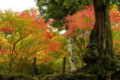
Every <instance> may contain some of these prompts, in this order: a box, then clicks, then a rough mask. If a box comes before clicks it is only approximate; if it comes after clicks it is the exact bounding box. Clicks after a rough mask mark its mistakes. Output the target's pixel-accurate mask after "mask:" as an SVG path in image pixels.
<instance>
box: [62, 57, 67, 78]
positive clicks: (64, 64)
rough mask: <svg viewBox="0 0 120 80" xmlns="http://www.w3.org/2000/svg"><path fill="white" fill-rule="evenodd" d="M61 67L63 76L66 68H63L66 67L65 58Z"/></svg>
mask: <svg viewBox="0 0 120 80" xmlns="http://www.w3.org/2000/svg"><path fill="white" fill-rule="evenodd" d="M62 66H63V70H62V75H63V76H64V74H65V71H66V68H65V66H66V57H64V58H63V63H62Z"/></svg>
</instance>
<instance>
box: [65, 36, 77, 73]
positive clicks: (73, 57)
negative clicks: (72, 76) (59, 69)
mask: <svg viewBox="0 0 120 80" xmlns="http://www.w3.org/2000/svg"><path fill="white" fill-rule="evenodd" d="M67 45H68V52H69V63H70V71H71V72H73V71H76V70H77V51H76V47H77V46H76V43H75V37H71V36H68V37H67Z"/></svg>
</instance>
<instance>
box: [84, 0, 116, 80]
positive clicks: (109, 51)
mask: <svg viewBox="0 0 120 80" xmlns="http://www.w3.org/2000/svg"><path fill="white" fill-rule="evenodd" d="M106 1H107V0H93V3H94V11H95V21H96V22H95V26H94V29H93V30H92V32H91V34H90V42H89V44H88V46H87V49H88V51H87V53H86V54H87V57H86V58H84V59H86V61H85V60H84V62H86V64H87V65H89V66H91V64H92V66H94V65H95V66H96V65H99V67H101V69H100V70H101V71H102V69H103V68H104V70H105V72H104V73H105V74H104V75H103V74H102V73H100V74H99V75H98V80H102V79H104V80H108V79H109V80H110V75H107V74H108V73H107V72H108V71H109V70H111V69H112V67H113V66H112V60H113V59H114V52H113V39H112V32H111V25H110V16H109V5H108V4H106ZM90 53H91V55H90V56H88V55H89V54H90ZM85 56H86V55H85ZM91 56H92V57H91ZM88 57H89V59H88ZM95 57H96V58H95ZM91 59H92V60H91ZM90 61H91V62H90ZM101 71H98V72H101Z"/></svg>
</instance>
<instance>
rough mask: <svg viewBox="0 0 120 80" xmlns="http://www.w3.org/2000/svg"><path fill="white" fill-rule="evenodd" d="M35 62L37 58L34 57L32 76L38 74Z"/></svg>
mask: <svg viewBox="0 0 120 80" xmlns="http://www.w3.org/2000/svg"><path fill="white" fill-rule="evenodd" d="M36 62H37V58H36V57H34V61H33V72H34V76H36V75H37V74H38V71H37V65H36Z"/></svg>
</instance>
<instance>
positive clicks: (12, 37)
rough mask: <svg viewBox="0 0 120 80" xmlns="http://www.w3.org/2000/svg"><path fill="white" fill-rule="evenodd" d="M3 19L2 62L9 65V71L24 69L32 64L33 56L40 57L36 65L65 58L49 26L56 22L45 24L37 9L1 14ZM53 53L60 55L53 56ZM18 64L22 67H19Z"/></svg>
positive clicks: (0, 30) (1, 31)
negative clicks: (28, 64)
mask: <svg viewBox="0 0 120 80" xmlns="http://www.w3.org/2000/svg"><path fill="white" fill-rule="evenodd" d="M0 18H1V19H2V20H1V21H0V33H1V34H0V35H1V38H0V40H1V41H3V42H4V43H5V44H4V45H3V43H2V42H1V44H0V46H1V48H0V54H1V55H2V56H1V59H2V62H1V63H3V62H7V63H8V71H9V72H11V70H12V69H13V68H14V69H16V70H18V71H19V70H22V69H24V68H23V66H24V64H26V65H27V63H32V62H33V58H34V57H37V58H38V61H37V64H41V63H46V62H50V61H53V60H56V59H58V58H60V56H61V57H64V56H65V55H66V53H65V52H64V51H63V50H61V49H60V48H61V47H62V46H61V43H60V42H59V41H57V40H56V38H57V37H56V35H53V34H54V32H53V31H52V28H51V27H49V26H48V24H50V23H52V22H53V20H51V21H49V22H47V23H44V19H43V18H42V16H40V15H39V14H38V11H37V10H36V9H33V10H31V11H29V10H25V11H23V12H22V13H20V12H17V13H15V12H12V11H5V13H3V12H1V16H0ZM55 37H56V38H55ZM53 52H60V53H61V54H60V56H58V57H54V56H51V53H53ZM3 57H6V59H3ZM14 64H16V65H14ZM18 64H20V65H22V66H21V67H20V66H19V67H18ZM26 68H27V67H26ZM23 71H24V70H23Z"/></svg>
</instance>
